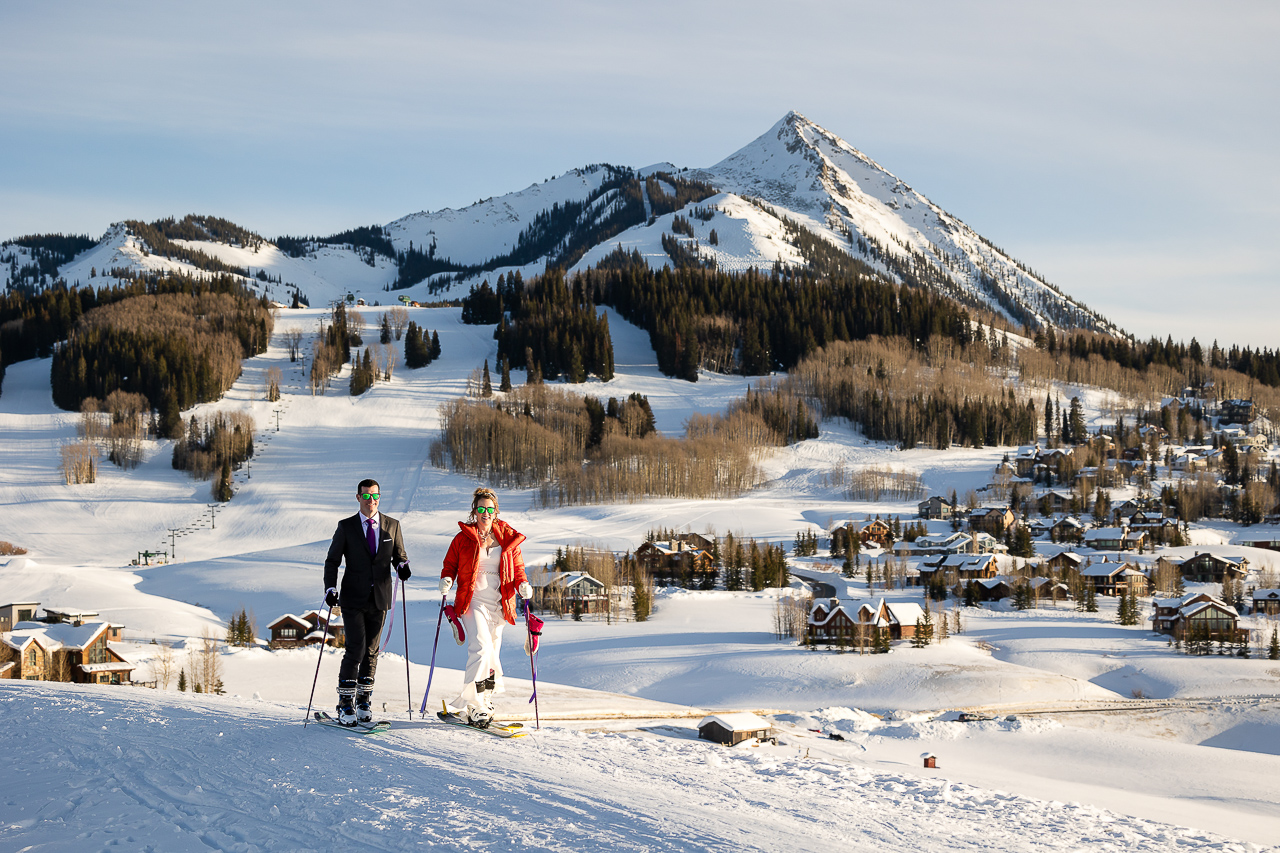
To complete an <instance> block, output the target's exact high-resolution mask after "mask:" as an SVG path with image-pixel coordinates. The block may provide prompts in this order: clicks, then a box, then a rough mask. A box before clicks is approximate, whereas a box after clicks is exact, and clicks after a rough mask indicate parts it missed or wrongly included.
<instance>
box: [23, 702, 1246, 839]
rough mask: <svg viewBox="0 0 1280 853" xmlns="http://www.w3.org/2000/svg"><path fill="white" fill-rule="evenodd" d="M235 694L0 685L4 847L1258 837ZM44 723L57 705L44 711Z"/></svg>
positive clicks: (841, 772) (781, 765) (777, 752)
mask: <svg viewBox="0 0 1280 853" xmlns="http://www.w3.org/2000/svg"><path fill="white" fill-rule="evenodd" d="M301 715H302V714H301V710H300V709H293V708H288V707H284V706H281V705H277V704H270V703H265V702H258V701H252V700H241V699H235V698H230V697H212V696H192V695H187V694H182V695H177V696H175V695H174V694H163V693H155V692H152V691H148V690H143V689H126V688H114V689H105V688H91V689H85V688H75V687H67V686H62V685H53V684H44V683H42V684H37V685H27V684H14V685H3V686H0V725H3V727H4V730H5V731H6V732H7V733H8V739H9V749H8V751H7V752H8V754H9V755H10V756H14V757H19V756H20V757H21V760H20V761H14V762H12V763H11V767H10V769H9V771H8V772H7V775H6V779H5V781H4V783H3V787H2V788H0V791H2V793H0V815H2V817H0V849H4V850H25V851H60V850H66V851H73V850H74V851H77V853H79V851H86V850H105V849H110V848H116V849H131V850H149V851H150V850H154V851H166V853H183V851H209V850H223V851H242V853H256V851H296V850H329V849H338V848H348V849H358V850H378V851H400V850H414V849H420V848H422V847H440V848H442V849H447V850H478V851H507V850H547V851H596V850H599V851H606V850H608V851H614V850H622V851H658V850H671V851H677V850H678V851H723V853H729V852H730V851H744V850H759V851H778V850H787V851H810V850H812V851H824V853H825V851H830V850H832V849H840V850H850V851H864V850H865V851H872V850H875V851H883V850H907V849H911V850H920V851H957V850H959V851H967V850H975V851H976V850H983V851H990V850H1001V851H1022V850H1026V851H1031V850H1035V851H1054V850H1063V851H1067V850H1071V851H1075V850H1081V849H1089V850H1094V851H1112V850H1144V851H1162V850H1169V851H1173V850H1179V851H1184V850H1187V849H1193V848H1194V849H1215V850H1225V851H1242V853H1243V851H1258V850H1260V849H1262V848H1259V847H1257V846H1256V845H1252V844H1247V843H1241V842H1232V841H1229V840H1227V839H1223V838H1220V837H1215V836H1213V835H1211V834H1208V833H1204V832H1199V831H1194V830H1185V829H1180V828H1177V827H1174V826H1170V825H1166V824H1161V823H1156V822H1152V821H1146V820H1140V819H1136V818H1128V817H1123V816H1119V815H1116V814H1114V813H1110V812H1107V811H1105V810H1103V809H1099V808H1094V807H1091V806H1081V805H1078V804H1071V803H1060V802H1048V801H1043V800H1036V799H1031V798H1027V797H1021V796H1015V795H1012V794H1007V793H1001V792H996V791H989V790H983V789H980V788H976V787H973V786H970V785H965V784H959V783H955V782H947V781H946V780H942V779H935V778H927V777H924V776H917V775H915V774H914V773H912V772H911V771H910V770H907V769H906V768H904V770H903V772H902V773H900V774H890V773H883V772H872V771H870V770H867V769H866V768H863V767H859V766H856V765H853V764H848V763H837V762H834V761H830V760H821V759H819V760H814V759H806V758H804V757H803V753H802V751H800V750H798V749H796V748H795V747H787V746H780V747H776V748H769V747H764V748H755V749H752V748H741V747H739V748H735V749H726V748H724V747H720V746H716V745H712V744H709V743H703V742H700V741H694V740H688V739H684V738H678V737H672V738H666V737H655V736H653V735H648V734H640V733H590V732H583V731H576V730H572V729H568V728H558V727H547V728H545V729H543V731H542V732H541V733H538V734H536V735H534V736H532V737H529V738H525V739H523V740H521V741H516V742H510V741H500V740H497V739H492V738H480V737H476V736H475V735H474V734H472V733H469V732H465V731H459V730H455V729H451V728H447V727H444V726H441V725H439V724H437V723H433V722H428V721H422V722H416V721H415V722H412V723H410V722H404V721H400V722H396V723H394V725H395V728H393V730H392V731H391V732H390V733H388V734H385V735H381V736H379V737H369V738H357V737H350V736H347V735H346V734H344V733H343V732H338V731H333V730H331V729H327V728H324V727H319V726H315V727H307V728H306V729H305V730H304V729H303V727H302V725H301V722H300V718H301ZM37 721H38V722H37Z"/></svg>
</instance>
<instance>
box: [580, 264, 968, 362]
mask: <svg viewBox="0 0 1280 853" xmlns="http://www.w3.org/2000/svg"><path fill="white" fill-rule="evenodd" d="M577 279H581V287H582V292H583V295H584V299H585V300H587V301H590V302H592V303H594V304H599V305H608V306H610V307H613V308H614V309H615V310H617V312H618V313H619V314H620V315H621V316H622V317H623V318H625V319H627V320H629V321H631V322H632V323H635V324H636V325H637V326H640V327H641V328H643V329H645V330H646V331H648V332H649V337H650V340H651V342H652V343H653V348H654V351H655V352H656V353H657V356H658V367H659V369H660V370H662V372H663V373H665V374H667V375H669V376H678V377H680V378H683V379H688V380H690V381H696V379H697V370H698V368H699V367H703V368H710V367H711V364H709V363H705V362H704V358H703V355H702V350H703V346H704V342H705V344H706V345H707V348H708V349H709V350H712V351H714V352H717V353H719V354H720V355H719V358H717V359H716V361H715V364H714V366H715V369H717V370H719V371H721V372H725V373H741V374H745V375H760V374H764V373H769V372H771V371H774V370H784V371H786V370H791V369H792V368H793V367H794V366H795V365H796V364H797V363H798V362H799V361H800V359H801V358H803V357H804V356H805V355H807V354H809V353H811V352H813V351H814V350H816V349H818V348H819V347H822V346H825V345H826V344H828V343H829V342H832V341H850V340H860V339H863V338H867V337H870V336H871V335H881V336H897V337H901V338H904V339H906V340H910V341H918V342H921V345H923V343H924V342H927V341H928V340H929V339H930V338H932V337H934V336H941V337H945V338H948V339H950V340H953V341H955V342H957V343H959V344H961V345H962V346H967V345H968V344H969V343H970V342H971V341H972V340H973V338H974V331H973V330H974V324H973V320H972V317H971V315H970V313H969V311H968V310H967V309H965V308H963V307H961V306H959V305H957V304H956V303H955V302H954V301H952V300H950V299H947V298H945V297H942V296H938V295H936V294H934V293H931V292H928V291H924V290H919V289H915V288H910V287H903V286H900V285H896V284H893V283H890V282H887V281H885V280H884V279H883V278H879V277H876V276H872V275H856V274H851V275H844V276H838V277H829V278H821V277H819V276H817V275H815V274H814V273H812V272H810V271H808V270H783V269H780V268H775V269H774V270H772V271H771V272H769V273H764V272H760V271H758V270H750V271H748V272H745V273H728V272H721V271H717V270H706V269H698V268H694V267H681V268H678V269H675V270H672V269H670V268H663V269H661V270H657V271H654V270H651V269H650V268H649V266H648V264H647V263H645V261H644V259H643V258H642V257H641V256H640V255H639V253H638V252H632V253H625V252H622V251H621V250H619V251H616V252H615V253H614V254H613V255H612V256H611V257H610V258H609V259H607V262H606V263H603V264H600V265H598V266H597V267H596V268H595V269H592V270H588V271H586V272H584V273H581V274H580V275H579V276H577V277H576V278H575V282H574V288H575V290H576V289H577V287H578V286H579V281H578V280H577Z"/></svg>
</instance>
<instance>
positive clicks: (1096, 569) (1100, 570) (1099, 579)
mask: <svg viewBox="0 0 1280 853" xmlns="http://www.w3.org/2000/svg"><path fill="white" fill-rule="evenodd" d="M1080 580H1082V581H1084V583H1085V584H1086V585H1088V586H1092V587H1093V591H1094V593H1095V594H1096V595H1108V596H1117V595H1124V594H1126V593H1128V592H1133V593H1135V594H1137V595H1146V594H1147V587H1148V581H1147V576H1146V574H1145V573H1144V572H1142V571H1140V570H1139V569H1138V568H1137V567H1136V566H1134V565H1131V564H1129V563H1105V562H1104V563H1094V564H1093V565H1092V566H1085V567H1084V568H1083V569H1081V570H1080Z"/></svg>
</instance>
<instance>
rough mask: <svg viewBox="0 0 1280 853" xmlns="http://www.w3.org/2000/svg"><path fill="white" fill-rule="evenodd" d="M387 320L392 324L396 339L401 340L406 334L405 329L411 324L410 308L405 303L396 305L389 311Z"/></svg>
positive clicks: (392, 331)
mask: <svg viewBox="0 0 1280 853" xmlns="http://www.w3.org/2000/svg"><path fill="white" fill-rule="evenodd" d="M387 322H389V323H390V324H391V333H392V334H393V335H395V338H396V340H397V341H398V340H400V338H401V336H402V335H404V330H405V329H406V328H408V326H409V309H408V308H405V307H404V306H403V305H396V306H395V307H393V308H391V309H389V310H388V311H387Z"/></svg>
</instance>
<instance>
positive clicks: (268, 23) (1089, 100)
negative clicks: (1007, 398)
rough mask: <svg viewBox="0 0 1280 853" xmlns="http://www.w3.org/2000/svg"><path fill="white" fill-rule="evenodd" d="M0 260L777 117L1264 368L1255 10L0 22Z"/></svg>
mask: <svg viewBox="0 0 1280 853" xmlns="http://www.w3.org/2000/svg"><path fill="white" fill-rule="evenodd" d="M0 39H2V40H3V44H4V49H3V51H0V116H3V118H2V119H0V238H5V237H13V236H17V235H19V234H23V233H32V232H45V231H64V232H77V233H89V234H90V235H92V236H98V235H100V234H101V233H102V232H103V231H104V230H105V229H106V227H107V225H108V224H110V223H111V222H113V221H116V220H119V219H124V218H141V219H154V218H158V217H161V216H168V215H175V216H181V215H183V214H185V213H189V212H200V213H210V214H214V215H218V216H223V217H226V218H228V219H232V220H234V221H236V222H238V223H240V224H242V225H244V226H246V227H248V228H251V229H253V230H255V231H258V232H259V233H261V234H263V235H265V236H267V237H274V236H277V235H279V234H283V233H287V234H303V233H313V234H321V233H323V234H327V233H332V232H334V231H337V230H340V229H343V228H348V227H351V226H355V225H364V224H372V223H386V222H389V221H391V220H393V219H396V218H398V217H400V216H403V215H405V214H408V213H412V212H415V211H418V210H424V209H425V210H434V209H438V208H441V207H446V206H448V207H461V206H464V205H466V204H469V203H471V202H474V201H476V200H478V199H480V198H484V197H488V196H491V195H499V194H502V193H506V192H510V191H513V190H517V189H521V188H523V187H525V186H528V185H529V184H530V183H533V182H534V181H538V180H542V179H544V178H547V177H549V176H551V175H554V174H559V173H561V172H564V171H565V170H567V169H571V168H573V167H576V166H582V165H586V164H589V163H595V162H610V163H615V164H619V165H629V166H644V165H649V164H651V163H655V162H659V161H664V160H669V161H671V162H674V163H676V164H677V165H680V166H707V165H711V164H712V163H715V162H717V161H718V160H720V159H722V158H723V157H725V156H727V155H728V154H730V153H732V152H733V151H735V150H737V149H738V148H740V147H741V146H743V145H745V144H746V143H747V142H749V141H750V140H752V139H753V138H755V137H756V136H758V135H759V134H761V133H763V132H764V131H765V130H767V129H768V128H769V127H770V126H771V125H772V124H773V123H774V122H776V121H777V120H778V119H779V118H781V117H782V116H783V115H784V114H785V113H786V112H787V110H790V109H796V110H799V111H800V112H802V113H804V114H805V115H806V116H808V117H809V118H810V119H812V120H813V121H815V122H817V123H818V124H821V125H822V126H824V127H826V128H827V129H828V130H830V131H832V132H834V133H836V134H838V135H840V136H841V137H843V138H844V139H845V140H847V141H848V142H849V143H850V144H852V145H854V146H856V147H858V148H859V149H861V150H863V151H865V152H866V153H867V154H868V155H870V156H871V157H873V158H874V159H875V160H876V161H878V162H879V163H881V164H882V165H883V166H885V168H887V169H889V170H890V171H892V172H894V173H895V174H897V175H898V176H899V177H901V178H902V179H904V180H905V181H907V183H909V184H911V185H912V186H913V187H914V188H916V189H918V190H920V191H921V192H923V193H924V194H925V195H927V196H929V197H930V198H931V199H932V200H933V201H935V202H936V203H938V204H939V205H941V206H942V207H944V208H945V209H947V210H948V211H949V212H951V213H952V214H954V215H956V216H959V217H960V218H961V219H963V220H964V221H965V222H967V223H968V224H969V225H971V226H973V227H974V228H975V229H977V230H978V231H979V232H980V233H982V234H983V235H984V236H986V237H987V238H988V239H990V240H992V241H993V242H994V243H996V244H997V245H999V246H1001V247H1002V248H1004V249H1006V250H1008V251H1009V252H1011V253H1012V254H1013V255H1014V256H1015V257H1017V258H1019V259H1020V260H1022V261H1024V262H1025V263H1026V264H1028V265H1029V266H1030V267H1032V268H1033V269H1035V270H1037V271H1038V272H1041V273H1043V274H1044V275H1046V276H1047V277H1048V278H1049V279H1050V280H1051V281H1053V282H1054V283H1055V284H1057V285H1058V286H1059V287H1061V288H1062V289H1063V290H1064V291H1066V292H1067V293H1069V294H1071V295H1073V296H1076V297H1077V298H1079V299H1081V300H1083V301H1084V302H1086V303H1088V304H1089V305H1090V306H1092V307H1094V308H1096V309H1098V310H1100V311H1102V312H1103V313H1104V314H1106V315H1108V316H1110V317H1111V318H1113V319H1115V320H1116V321H1117V322H1119V323H1120V324H1121V325H1122V326H1124V327H1125V328H1127V329H1128V330H1130V331H1132V332H1134V333H1137V334H1139V335H1142V336H1147V335H1152V334H1158V335H1160V336H1161V337H1164V336H1165V335H1166V334H1172V335H1173V336H1174V338H1175V339H1184V340H1189V339H1190V338H1191V336H1193V335H1195V336H1197V337H1198V338H1199V339H1200V340H1201V341H1203V342H1205V343H1208V342H1210V341H1212V340H1213V339H1215V338H1217V339H1218V340H1219V341H1221V342H1223V343H1227V342H1238V343H1249V344H1252V345H1254V346H1267V347H1272V348H1274V347H1276V346H1277V345H1280V335H1277V334H1276V333H1275V332H1274V329H1275V327H1276V318H1277V316H1280V247H1278V246H1277V240H1276V233H1277V229H1278V228H1280V204H1278V203H1277V198H1280V166H1278V164H1277V158H1276V155H1275V152H1276V150H1277V148H1278V147H1280V146H1277V136H1278V134H1277V131H1280V112H1278V111H1277V109H1276V105H1277V104H1280V91H1278V90H1280V60H1277V58H1276V57H1277V55H1280V51H1278V50H1277V49H1276V47H1275V46H1276V45H1277V44H1280V5H1278V4H1275V3H1272V2H1250V3H1238V2H1218V3H1213V4H1204V3H1179V2H1138V3H1116V2H1106V3H1071V4H1047V3H1025V2H999V3H996V2H896V3H889V2H881V3H862V2H830V3H805V2H789V3H758V2H741V0H740V1H739V2H699V0H684V2H678V3H673V2H646V3H643V4H641V3H619V2H602V0H597V2H555V3H537V2H528V0H525V2H519V3H515V2H498V3H478V4H461V3H456V2H453V3H449V4H443V3H363V4H359V5H357V4H346V3H301V2H287V3H285V2H281V3H263V2H255V3H242V2H221V3H218V4H216V5H214V4H171V3H163V4H162V3H155V2H114V3H101V2H87V3H76V2H68V3H56V4H17V3H5V4H0Z"/></svg>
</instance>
